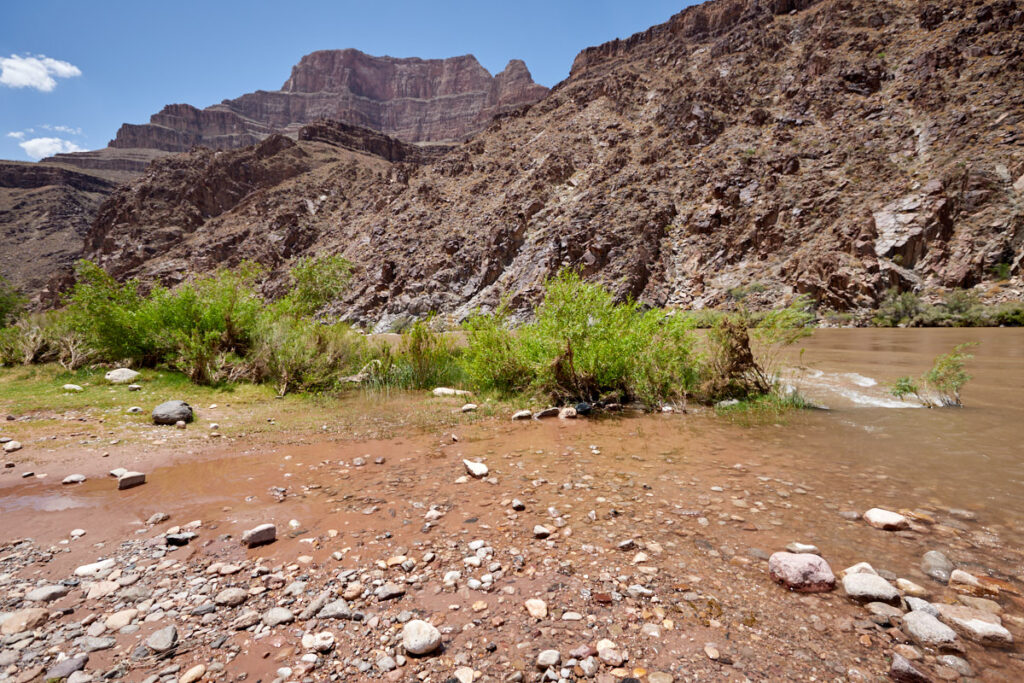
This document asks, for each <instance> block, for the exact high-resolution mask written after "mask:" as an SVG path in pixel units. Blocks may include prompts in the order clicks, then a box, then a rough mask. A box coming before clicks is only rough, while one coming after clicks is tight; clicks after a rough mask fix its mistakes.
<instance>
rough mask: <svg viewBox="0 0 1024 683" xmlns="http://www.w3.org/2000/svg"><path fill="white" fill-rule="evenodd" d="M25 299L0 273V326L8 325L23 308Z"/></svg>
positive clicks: (16, 317)
mask: <svg viewBox="0 0 1024 683" xmlns="http://www.w3.org/2000/svg"><path fill="white" fill-rule="evenodd" d="M25 303H26V299H25V297H24V296H22V295H21V292H19V291H18V290H17V289H15V288H14V286H13V285H11V284H10V283H9V282H8V281H7V279H6V278H4V277H3V276H2V275H0V328H3V327H6V326H7V325H10V324H11V323H13V322H14V321H15V320H17V319H18V316H19V315H20V314H21V311H22V310H23V309H24V308H25Z"/></svg>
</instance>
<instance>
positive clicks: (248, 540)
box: [242, 524, 277, 548]
mask: <svg viewBox="0 0 1024 683" xmlns="http://www.w3.org/2000/svg"><path fill="white" fill-rule="evenodd" d="M276 539H277V527H276V526H274V525H273V524H260V525H259V526H257V527H253V528H252V529H249V530H248V531H246V532H245V533H243V534H242V543H243V544H244V545H246V546H248V547H250V548H254V547H256V546H258V545H264V544H266V543H272V542H273V541H274V540H276Z"/></svg>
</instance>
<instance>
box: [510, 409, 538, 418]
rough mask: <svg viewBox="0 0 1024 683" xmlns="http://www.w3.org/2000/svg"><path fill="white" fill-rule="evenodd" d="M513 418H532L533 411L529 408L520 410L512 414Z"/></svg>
mask: <svg viewBox="0 0 1024 683" xmlns="http://www.w3.org/2000/svg"><path fill="white" fill-rule="evenodd" d="M512 419H513V420H530V419H533V413H532V412H530V411H529V410H520V411H517V412H515V413H513V414H512Z"/></svg>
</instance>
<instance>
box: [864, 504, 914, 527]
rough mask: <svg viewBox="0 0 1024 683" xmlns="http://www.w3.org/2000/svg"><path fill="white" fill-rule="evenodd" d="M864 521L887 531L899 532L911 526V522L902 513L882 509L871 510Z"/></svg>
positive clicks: (866, 513)
mask: <svg viewBox="0 0 1024 683" xmlns="http://www.w3.org/2000/svg"><path fill="white" fill-rule="evenodd" d="M864 521H865V522H867V523H868V524H870V525H871V526H873V527H875V528H876V529H883V530H885V531H899V530H900V529H906V528H907V527H908V526H910V522H909V520H907V518H906V517H904V516H903V515H901V514H900V513H898V512H892V511H891V510H883V509H882V508H871V509H870V510H868V511H867V512H865V513H864Z"/></svg>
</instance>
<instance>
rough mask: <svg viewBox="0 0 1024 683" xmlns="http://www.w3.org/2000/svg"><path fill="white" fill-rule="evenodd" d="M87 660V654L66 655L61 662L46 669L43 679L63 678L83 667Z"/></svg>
mask: <svg viewBox="0 0 1024 683" xmlns="http://www.w3.org/2000/svg"><path fill="white" fill-rule="evenodd" d="M88 661H89V655H84V654H83V655H78V656H76V657H68V658H67V659H65V660H64V661H62V662H57V663H56V664H54V665H53V666H51V667H50V668H49V669H48V670H47V671H46V676H45V680H47V681H53V680H63V679H65V678H67V677H68V676H70V675H71V674H73V673H75V672H76V671H81V670H82V669H84V668H85V665H86V663H87V662H88Z"/></svg>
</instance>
